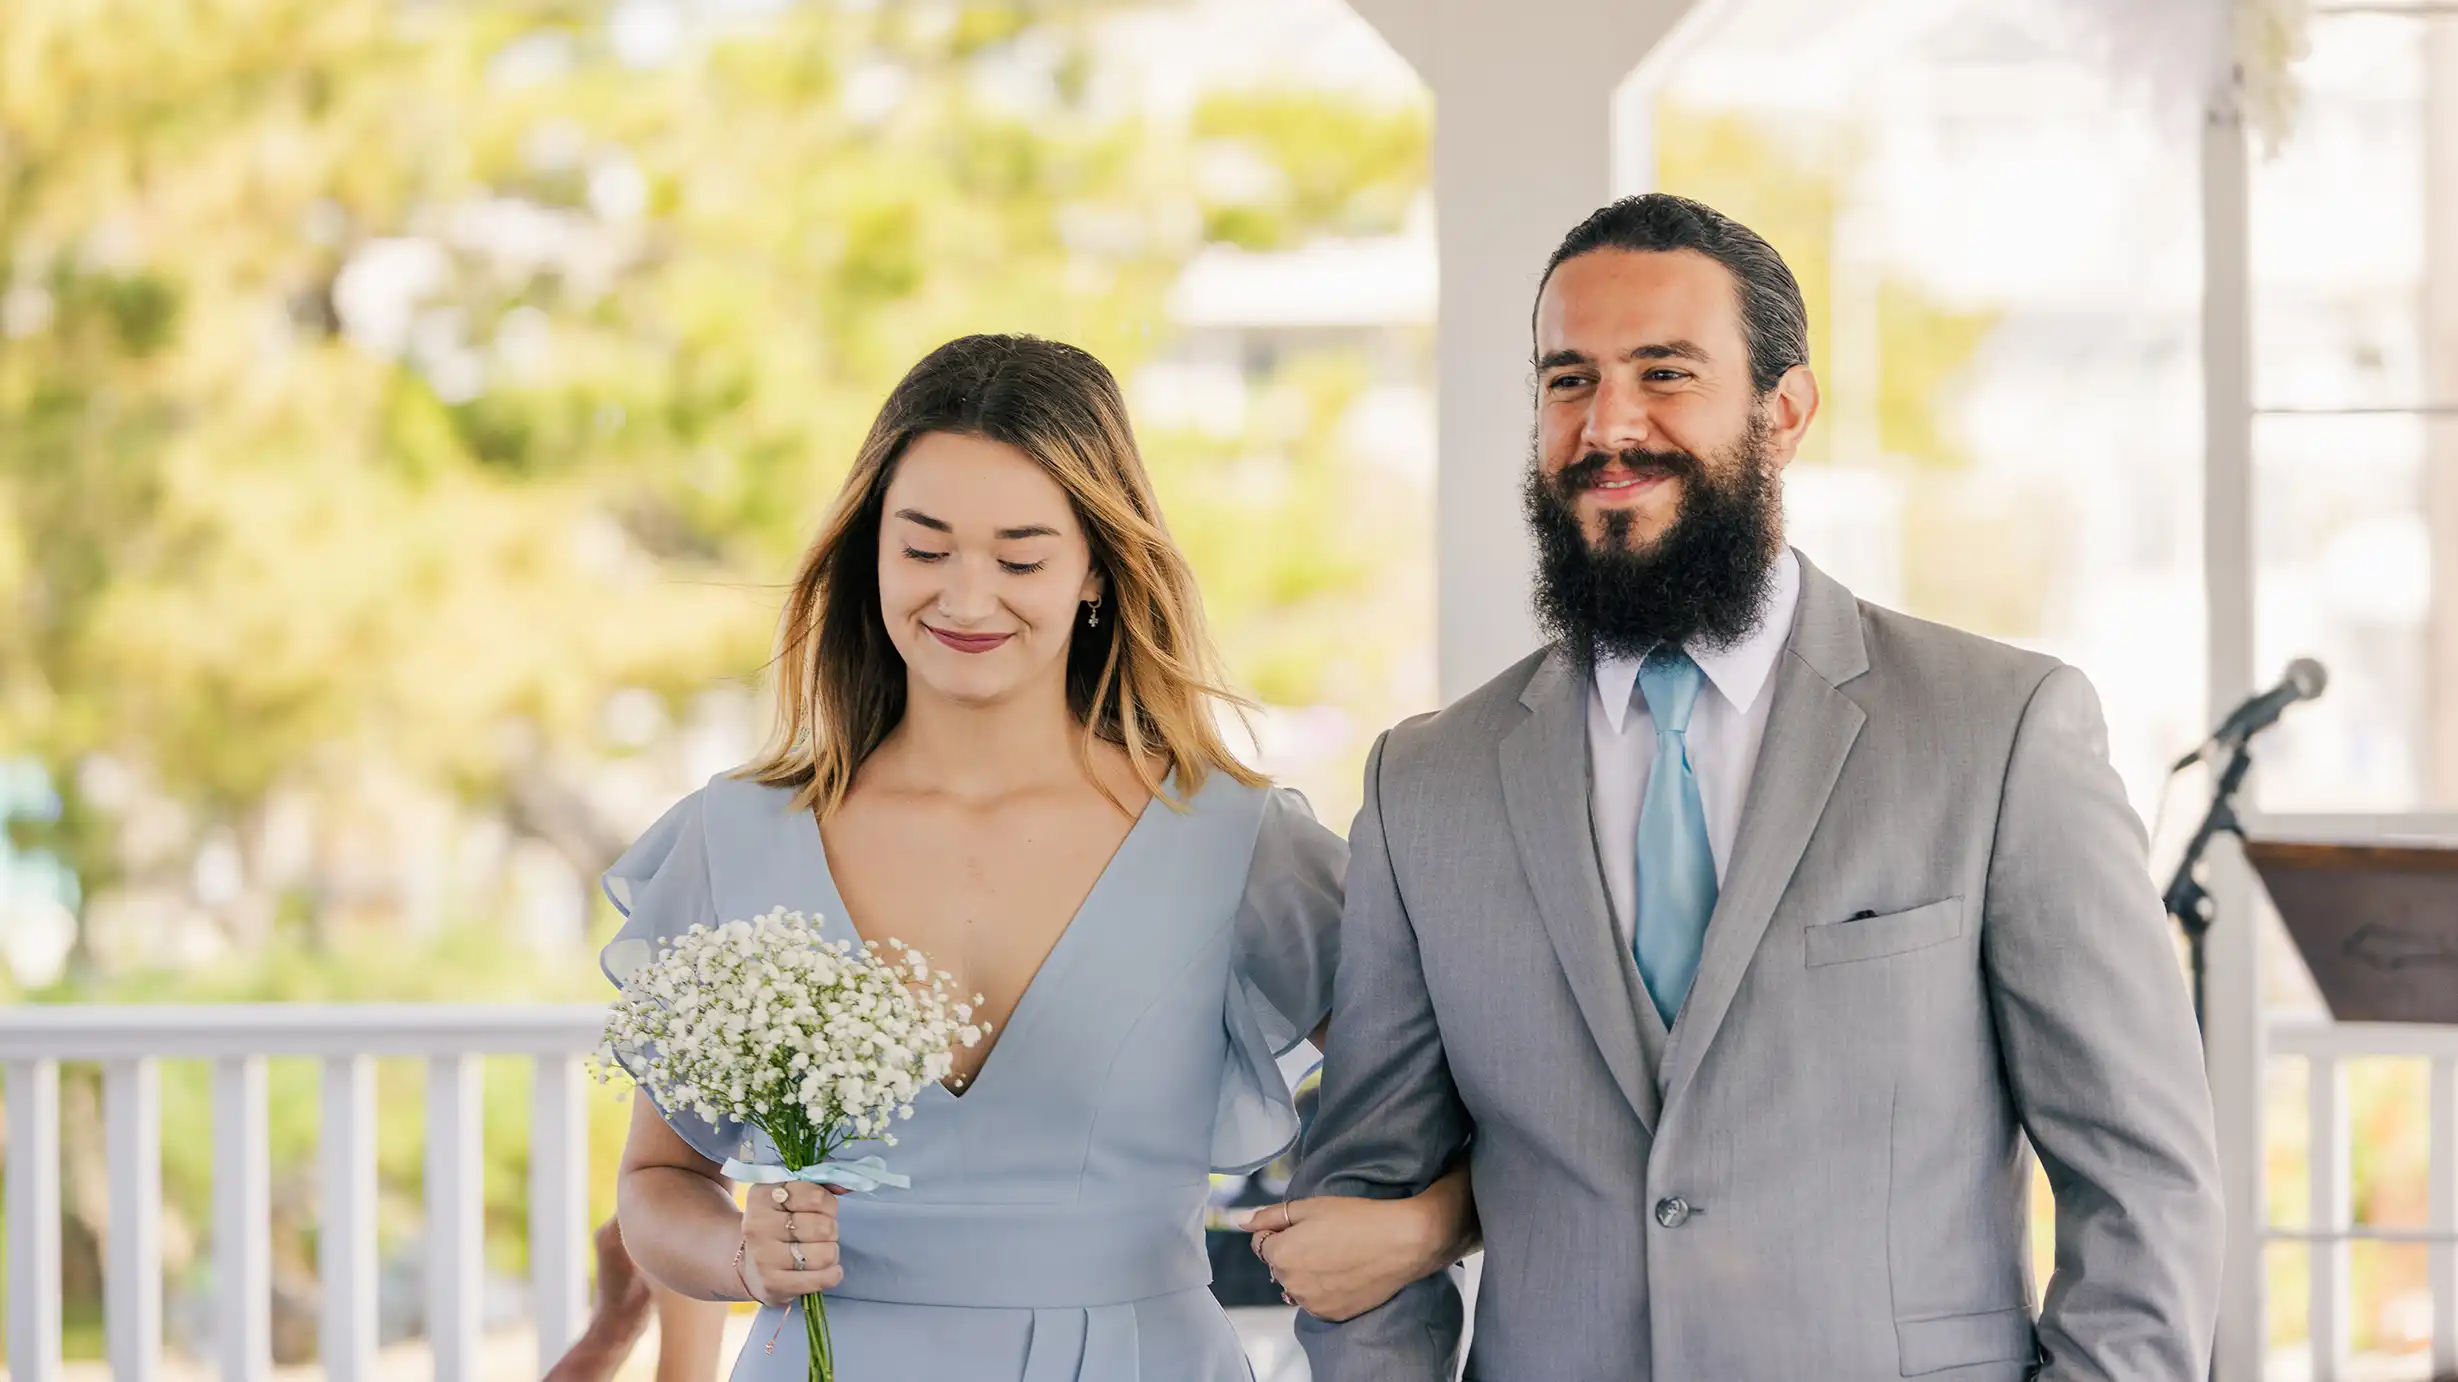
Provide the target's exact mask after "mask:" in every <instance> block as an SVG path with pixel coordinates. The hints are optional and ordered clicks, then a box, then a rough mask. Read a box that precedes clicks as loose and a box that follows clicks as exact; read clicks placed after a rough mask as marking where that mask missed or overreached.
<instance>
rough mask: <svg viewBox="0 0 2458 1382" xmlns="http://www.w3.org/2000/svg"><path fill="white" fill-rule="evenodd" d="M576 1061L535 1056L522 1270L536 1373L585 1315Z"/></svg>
mask: <svg viewBox="0 0 2458 1382" xmlns="http://www.w3.org/2000/svg"><path fill="white" fill-rule="evenodd" d="M581 1079H582V1075H581V1068H580V1060H579V1058H578V1057H575V1056H567V1055H555V1056H540V1057H538V1060H537V1083H536V1086H535V1092H534V1094H533V1096H532V1098H533V1100H534V1103H533V1106H532V1111H531V1115H530V1123H529V1264H530V1280H531V1283H532V1286H533V1294H534V1295H535V1296H536V1298H537V1318H538V1370H539V1371H540V1372H541V1373H543V1372H544V1371H545V1370H546V1369H547V1368H549V1367H551V1366H553V1364H554V1362H555V1360H556V1359H558V1358H561V1357H562V1356H563V1351H564V1350H565V1349H566V1348H568V1347H570V1346H571V1343H572V1340H573V1339H575V1338H577V1337H578V1336H579V1334H580V1329H581V1324H582V1322H583V1320H584V1319H585V1318H586V1316H587V1295H586V1292H587V1289H588V1263H587V1260H586V1258H585V1256H584V1253H585V1250H586V1244H587V1240H588V1229H589V1225H588V1217H589V1111H588V1108H587V1106H586V1105H585V1104H584V1103H583V1102H582V1101H581Z"/></svg>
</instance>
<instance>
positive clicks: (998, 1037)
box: [795, 774, 1176, 1103]
mask: <svg viewBox="0 0 2458 1382" xmlns="http://www.w3.org/2000/svg"><path fill="white" fill-rule="evenodd" d="M1175 781H1176V775H1175V774H1171V775H1170V777H1169V778H1168V779H1166V780H1165V781H1164V782H1163V785H1162V791H1163V792H1167V791H1169V790H1171V789H1172V788H1171V784H1173V783H1174V782H1175ZM1167 809H1168V808H1167V806H1166V805H1165V804H1164V803H1163V801H1162V799H1161V796H1160V795H1159V794H1155V795H1153V796H1151V797H1148V798H1146V799H1145V801H1144V809H1143V810H1142V811H1140V812H1138V813H1137V814H1136V817H1135V822H1134V824H1132V825H1130V826H1128V827H1127V833H1126V834H1124V835H1121V836H1119V837H1118V843H1117V845H1116V846H1115V847H1114V848H1112V849H1111V850H1110V854H1109V857H1108V858H1107V859H1104V860H1102V861H1101V871H1100V872H1098V873H1096V874H1094V875H1093V877H1092V884H1091V886H1090V887H1087V888H1086V889H1085V890H1084V895H1083V896H1082V897H1081V898H1078V899H1077V900H1076V904H1075V910H1074V911H1072V912H1070V913H1068V914H1067V924H1066V925H1065V926H1062V927H1060V928H1059V931H1058V936H1057V938H1056V939H1054V940H1052V941H1051V942H1050V948H1049V949H1048V950H1047V951H1046V952H1044V953H1043V954H1042V957H1041V963H1039V964H1037V965H1035V966H1033V972H1032V975H1031V977H1029V978H1027V979H1026V980H1025V981H1024V987H1023V989H1021V990H1020V991H1018V993H1017V994H1016V1003H1015V1006H1014V1007H1012V1008H1010V1009H1008V1010H1007V1020H1006V1022H1005V1023H1004V1024H1003V1025H1004V1027H1005V1030H1003V1031H999V1032H992V1033H989V1034H988V1035H989V1037H990V1049H989V1050H988V1051H987V1052H985V1053H984V1054H983V1056H982V1063H981V1068H980V1069H978V1070H975V1071H974V1072H973V1079H972V1082H971V1083H970V1084H967V1085H966V1086H965V1087H964V1088H963V1089H961V1090H960V1089H955V1088H953V1087H951V1086H950V1085H949V1084H948V1083H947V1081H945V1080H933V1081H931V1083H932V1084H933V1085H935V1086H937V1087H938V1090H939V1092H940V1093H942V1094H944V1095H946V1096H947V1097H948V1098H949V1099H950V1100H951V1101H955V1102H959V1103H960V1102H962V1101H963V1100H965V1099H967V1098H969V1097H971V1096H972V1095H973V1094H975V1093H977V1092H978V1091H979V1090H980V1089H981V1087H982V1084H983V1083H984V1082H985V1081H987V1080H988V1079H989V1078H990V1067H991V1066H992V1065H993V1064H994V1063H996V1062H997V1060H998V1057H999V1053H1000V1052H1001V1051H1004V1050H1006V1049H1007V1047H1008V1044H1009V1043H1010V1042H1011V1041H1012V1040H1013V1038H1014V1037H1015V1034H1016V1029H1017V1028H1018V1027H1019V1026H1021V1025H1022V1023H1023V1019H1024V1017H1025V1015H1026V1012H1027V1010H1028V1009H1030V1008H1032V1007H1034V1006H1035V1004H1034V995H1035V994H1036V993H1038V992H1040V990H1041V980H1042V976H1044V975H1046V974H1048V973H1049V972H1050V971H1051V970H1052V969H1053V968H1055V967H1056V966H1057V964H1058V962H1059V960H1060V958H1061V957H1062V955H1064V954H1066V953H1067V952H1068V947H1069V944H1070V942H1072V941H1073V940H1074V939H1075V933H1076V932H1078V931H1080V930H1082V929H1083V927H1082V926H1081V925H1079V923H1081V922H1082V921H1083V920H1084V916H1085V914H1086V913H1087V912H1090V911H1091V910H1092V906H1093V903H1094V901H1095V900H1096V899H1098V898H1099V897H1100V896H1101V892H1102V890H1103V889H1104V888H1105V887H1106V886H1108V884H1109V880H1110V876H1111V875H1112V874H1114V873H1116V872H1117V871H1118V861H1119V860H1121V859H1123V858H1125V857H1126V855H1127V851H1128V850H1129V849H1130V848H1132V847H1133V846H1134V844H1135V839H1136V837H1137V836H1139V835H1141V834H1143V833H1144V827H1145V826H1146V825H1149V824H1150V823H1151V822H1152V819H1153V817H1154V814H1155V813H1157V812H1161V811H1165V810H1167ZM795 814H796V815H797V816H799V817H801V818H802V825H803V828H804V830H805V831H806V832H808V838H807V843H808V844H809V845H810V849H811V855H812V858H813V859H815V860H816V861H817V862H818V865H819V877H820V881H821V882H822V883H823V884H824V885H825V886H826V888H827V890H828V897H827V900H828V901H829V902H831V903H833V904H834V906H833V907H832V908H831V910H830V912H829V916H828V920H831V921H834V922H836V923H838V924H841V925H842V926H843V927H844V928H845V930H846V932H847V934H848V935H850V936H851V937H852V939H853V942H854V944H856V945H865V944H868V942H869V939H870V938H869V937H867V936H865V935H864V934H863V932H862V928H861V927H860V926H859V925H856V924H855V922H854V919H853V909H852V908H851V907H849V906H847V905H846V904H845V892H844V890H843V889H842V888H839V887H838V886H837V885H836V866H835V864H833V863H831V862H830V861H829V859H828V837H827V836H826V835H825V834H824V833H822V832H821V830H820V828H819V817H818V816H817V815H816V814H815V813H813V812H810V811H797V812H795ZM822 929H823V930H824V929H825V924H824V923H823V927H822Z"/></svg>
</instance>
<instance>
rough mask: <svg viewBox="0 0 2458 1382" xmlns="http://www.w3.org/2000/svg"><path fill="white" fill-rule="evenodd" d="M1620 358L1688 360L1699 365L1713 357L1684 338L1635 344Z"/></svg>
mask: <svg viewBox="0 0 2458 1382" xmlns="http://www.w3.org/2000/svg"><path fill="white" fill-rule="evenodd" d="M1622 358H1623V359H1625V360H1688V361H1690V362H1691V363H1693V364H1700V365H1704V364H1707V363H1708V362H1709V361H1710V360H1711V359H1713V357H1712V356H1710V355H1708V354H1707V352H1706V351H1705V350H1703V349H1701V348H1700V347H1699V346H1698V345H1696V344H1694V343H1693V342H1690V341H1684V340H1671V341H1662V342H1655V343H1651V344H1648V345H1643V346H1637V347H1634V348H1633V349H1632V350H1631V351H1630V353H1629V354H1627V355H1624V356H1623V357H1622Z"/></svg>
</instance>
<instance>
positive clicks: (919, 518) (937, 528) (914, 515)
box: [896, 509, 956, 533]
mask: <svg viewBox="0 0 2458 1382" xmlns="http://www.w3.org/2000/svg"><path fill="white" fill-rule="evenodd" d="M896 516H897V517H898V518H901V519H903V520H905V521H906V522H907V523H918V524H920V525H921V526H923V527H925V528H928V529H930V530H931V531H933V532H940V533H952V532H954V531H956V530H955V529H954V528H951V527H949V526H948V525H947V524H946V523H944V522H942V521H941V520H939V519H936V518H933V517H931V516H930V515H929V514H926V513H923V512H921V511H920V510H918V509H898V510H897V511H896Z"/></svg>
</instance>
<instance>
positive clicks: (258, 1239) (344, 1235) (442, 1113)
mask: <svg viewBox="0 0 2458 1382" xmlns="http://www.w3.org/2000/svg"><path fill="white" fill-rule="evenodd" d="M603 1020H604V1012H603V1010H602V1009H600V1008H597V1007H593V1006H588V1005H571V1006H527V1007H501V1006H464V1005H452V1004H350V1005H323V1004H262V1005H230V1006H211V1007H168V1006H163V1007H152V1006H148V1007H67V1006H59V1007H24V1008H18V1009H14V1010H11V1011H5V1012H0V1068H5V1071H6V1075H7V1081H8V1087H7V1114H8V1122H7V1125H6V1126H7V1143H8V1159H7V1185H8V1190H7V1196H8V1197H7V1212H8V1300H7V1312H8V1316H7V1317H8V1370H9V1374H10V1379H11V1382H57V1379H58V1378H59V1377H60V1371H61V1370H60V1294H61V1292H60V1237H59V1227H60V1159H59V1158H60V1065H61V1063H62V1062H64V1061H71V1062H95V1063H99V1064H100V1065H101V1066H102V1068H103V1122H104V1142H105V1146H106V1150H107V1154H108V1158H109V1163H108V1168H107V1173H108V1176H109V1180H110V1203H111V1216H110V1229H109V1234H110V1238H109V1242H108V1244H107V1249H108V1258H107V1262H108V1271H107V1273H106V1275H107V1281H106V1287H105V1290H106V1295H105V1301H104V1312H105V1313H104V1326H105V1330H106V1333H107V1337H108V1340H109V1354H110V1364H111V1372H112V1375H113V1377H114V1378H115V1379H116V1382H156V1379H158V1377H159V1376H160V1373H161V1367H160V1363H161V1348H162V1298H161V1292H162V1267H161V1244H160V1242H159V1240H158V1237H157V1233H158V1228H157V1225H158V1222H159V1219H160V1208H161V1197H162V1186H161V1167H162V1139H161V1133H162V1128H161V1112H160V1085H159V1073H158V1062H159V1061H161V1060H163V1059H166V1058H168V1059H182V1060H185V1059H202V1060H210V1061H212V1062H213V1063H214V1080H213V1147H214V1159H213V1177H214V1179H213V1187H214V1190H213V1234H212V1252H213V1281H214V1289H215V1292H216V1300H215V1302H214V1310H213V1317H214V1319H215V1321H216V1325H217V1329H216V1334H217V1349H218V1352H219V1354H220V1357H219V1359H218V1361H219V1363H220V1369H221V1374H222V1376H223V1378H224V1379H225V1380H226V1382H264V1379H266V1378H267V1377H268V1376H269V1374H270V1369H271V1359H270V1346H269V1340H270V1302H271V1292H270V1284H271V1283H270V1270H271V1244H270V1218H269V1209H270V1202H269V1193H268V1192H269V1185H268V1179H269V1174H268V1172H269V1168H268V1163H267V1147H266V1135H265V1113H266V1109H265V1061H266V1059H267V1058H268V1057H276V1056H305V1057H312V1058H315V1059H318V1060H321V1061H322V1062H323V1065H324V1081H323V1103H324V1121H323V1127H322V1132H321V1133H320V1134H319V1143H320V1145H319V1150H318V1161H319V1171H320V1194H321V1205H320V1211H319V1231H318V1234H317V1237H318V1249H317V1256H318V1269H319V1272H320V1274H321V1276H322V1279H323V1293H324V1316H323V1319H322V1322H321V1326H320V1330H319V1352H320V1353H321V1355H322V1358H323V1363H324V1371H325V1375H326V1376H327V1377H330V1378H332V1379H334V1382H367V1379H368V1378H369V1377H370V1376H371V1375H372V1371H373V1355H374V1348H375V1330H376V1314H375V1268H376V1240H375V1204H376V1187H375V1081H374V1068H373V1060H374V1058H375V1057H378V1056H417V1057H423V1058H424V1059H425V1060H426V1061H427V1154H426V1209H427V1252H428V1260H429V1262H430V1264H431V1265H430V1268H429V1270H428V1272H427V1273H426V1276H427V1290H428V1293H429V1296H428V1309H427V1319H428V1321H429V1344H430V1347H431V1349H432V1350H433V1354H434V1359H435V1375H436V1377H437V1378H438V1379H439V1382H471V1379H473V1378H474V1377H475V1375H476V1362H477V1345H478V1326H479V1310H478V1307H479V1296H478V1291H479V1285H480V1281H481V1269H480V1261H481V1259H480V1238H481V1208H482V1204H481V1185H480V1182H481V1165H480V1157H479V1151H480V1142H479V1134H480V1113H479V1078H478V1071H479V1060H480V1058H482V1057H484V1056H490V1055H525V1056H529V1057H531V1058H532V1059H533V1060H534V1061H535V1063H536V1071H537V1075H536V1085H535V1095H534V1098H535V1107H534V1112H533V1121H532V1131H531V1136H532V1144H531V1148H530V1151H531V1156H530V1170H529V1203H530V1244H531V1253H530V1261H531V1272H532V1279H533V1283H534V1287H535V1295H536V1314H537V1328H538V1352H539V1364H538V1366H539V1369H540V1370H541V1371H543V1370H544V1369H545V1367H546V1366H547V1365H548V1364H549V1363H551V1362H553V1361H554V1359H555V1358H557V1357H558V1356H560V1355H561V1353H562V1351H563V1349H564V1347H565V1346H566V1345H567V1344H568V1343H569V1342H570V1341H571V1339H572V1338H573V1337H574V1336H575V1335H576V1334H577V1333H578V1332H579V1329H580V1326H581V1323H582V1321H583V1317H584V1311H585V1301H584V1292H585V1289H586V1273H587V1260H586V1256H585V1252H586V1247H587V1229H588V1224H587V1221H586V1220H587V1206H586V1200H585V1197H586V1188H587V1183H588V1165H587V1153H588V1137H587V1131H588V1130H587V1123H586V1117H585V1111H584V1108H583V1105H582V1102H581V1100H582V1091H583V1088H584V1086H583V1083H582V1081H583V1079H584V1078H585V1077H584V1075H583V1072H582V1070H581V1064H580V1062H581V1057H583V1056H584V1055H586V1054H587V1053H588V1052H589V1051H590V1050H591V1049H592V1048H593V1047H594V1046H595V1044H596V1042H597V1038H598V1034H599V1032H600V1030H601V1027H602V1024H603ZM2268 1041H2269V1050H2270V1055H2271V1057H2272V1058H2274V1059H2290V1060H2303V1061H2306V1062H2308V1064H2309V1068H2310V1071H2311V1082H2310V1093H2309V1096H2308V1116H2309V1117H2310V1119H2311V1128H2312V1139H2311V1143H2310V1147H2311V1152H2310V1191H2309V1196H2310V1198H2309V1206H2310V1208H2309V1213H2308V1217H2307V1220H2306V1223H2305V1225H2304V1226H2303V1227H2286V1226H2278V1225H2270V1224H2265V1225H2263V1228H2262V1232H2261V1233H2260V1234H2258V1235H2251V1234H2248V1235H2245V1236H2244V1237H2243V1238H2242V1239H2240V1240H2239V1242H2240V1243H2242V1244H2243V1246H2242V1247H2240V1248H2239V1249H2238V1250H2239V1251H2251V1252H2256V1253H2258V1252H2260V1251H2261V1248H2262V1245H2263V1244H2266V1243H2272V1242H2293V1243H2302V1244H2305V1245H2307V1246H2308V1247H2309V1249H2310V1251H2311V1253H2312V1270H2311V1287H2310V1289H2311V1301H2310V1305H2309V1308H2310V1318H2311V1320H2312V1335H2311V1345H2310V1347H2311V1354H2312V1370H2311V1373H2310V1376H2311V1377H2312V1378H2313V1379H2314V1382H2333V1379H2340V1378H2344V1377H2346V1376H2347V1375H2348V1373H2349V1328H2348V1325H2349V1310H2348V1281H2349V1274H2348V1248H2349V1245H2350V1244H2353V1243H2357V1242H2379V1243H2413V1244H2421V1245H2423V1246H2424V1247H2425V1249H2426V1251H2427V1252H2428V1254H2429V1255H2430V1264H2431V1265H2430V1272H2431V1284H2432V1307H2433V1308H2432V1318H2433V1345H2432V1365H2433V1369H2434V1371H2436V1372H2440V1371H2447V1370H2458V1027H2425V1026H2401V1025H2394V1024H2378V1023H2326V1022H2313V1021H2293V1022H2278V1023H2274V1024H2272V1025H2271V1027H2270V1029H2269V1036H2268ZM2378 1057H2403V1058H2409V1059H2420V1060H2424V1061H2427V1062H2429V1063H2430V1067H2431V1072H2432V1079H2431V1090H2432V1093H2431V1125H2430V1126H2431V1163H2430V1164H2431V1176H2432V1183H2431V1190H2430V1199H2429V1208H2428V1214H2429V1217H2428V1221H2427V1223H2426V1224H2425V1225H2424V1226H2423V1227H2421V1228H2406V1227H2388V1226H2378V1225H2362V1224H2357V1223H2355V1222H2354V1221H2353V1219H2354V1216H2353V1206H2352V1198H2351V1195H2350V1189H2349V1174H2348V1173H2349V1165H2350V1158H2349V1145H2348V1119H2347V1101H2346V1097H2345V1079H2344V1076H2345V1067H2346V1063H2347V1062H2349V1061H2351V1060H2358V1059H2369V1058H2378Z"/></svg>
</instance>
